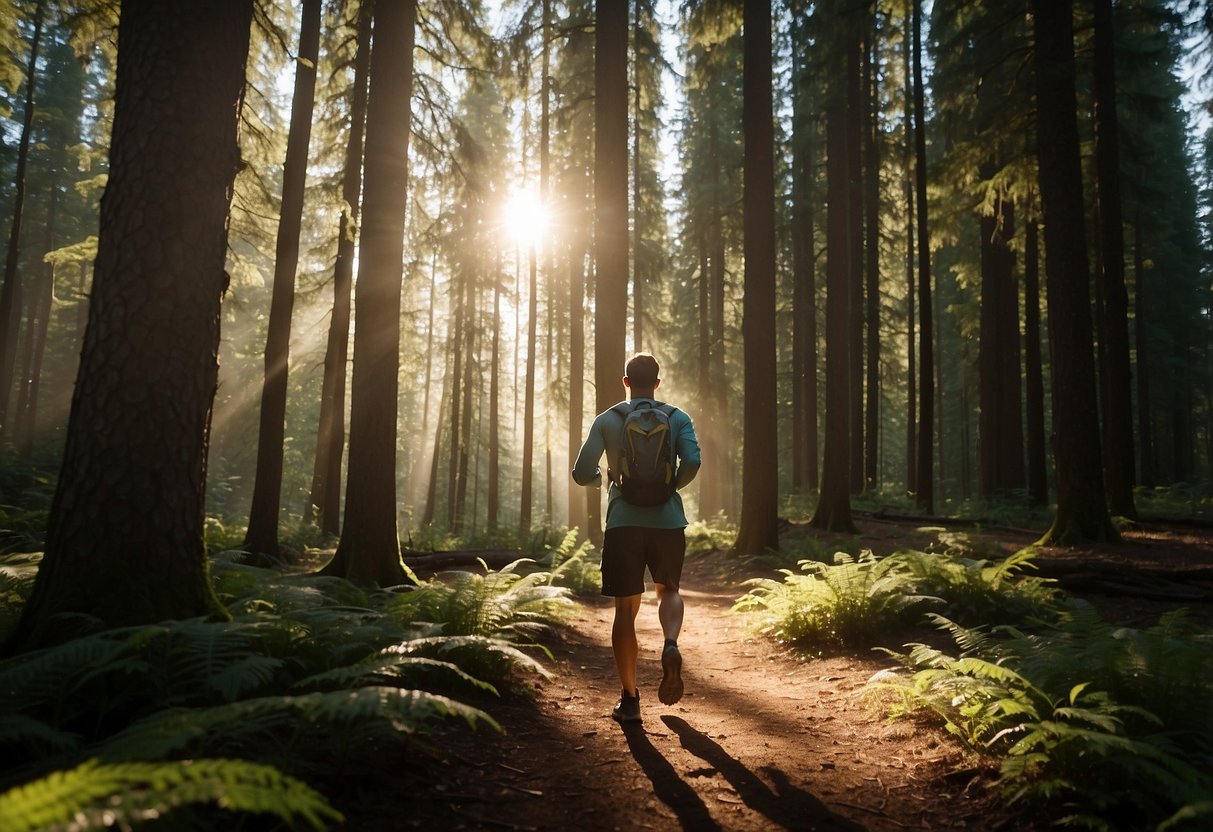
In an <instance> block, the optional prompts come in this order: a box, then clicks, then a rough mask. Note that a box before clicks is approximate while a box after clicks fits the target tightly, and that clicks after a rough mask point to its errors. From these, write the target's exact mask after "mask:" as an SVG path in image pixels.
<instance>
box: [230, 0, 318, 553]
mask: <svg viewBox="0 0 1213 832" xmlns="http://www.w3.org/2000/svg"><path fill="white" fill-rule="evenodd" d="M320 6H321V3H320V0H304V3H303V19H302V23H301V24H300V29H299V57H298V58H296V60H295V91H294V96H293V98H292V100H291V129H290V136H289V138H288V139H287V145H286V162H285V164H284V165H283V168H282V214H281V216H280V218H279V221H278V243H277V247H276V250H275V252H274V255H275V257H274V286H273V291H272V297H271V299H270V318H269V327H268V330H269V331H268V334H267V336H266V343H265V379H264V384H263V386H262V388H261V420H260V429H259V431H258V434H257V471H256V475H255V477H254V480H253V505H252V508H251V510H250V511H249V522H248V532H247V534H245V537H244V549H245V551H247V552H248V553H249V554H250V555H251V556H252V557H253V558H254V559H257V558H259V557H261V556H267V557H269V558H270V559H274V558H277V556H278V514H279V512H280V510H281V503H282V454H283V445H284V443H285V437H286V384H287V362H288V360H289V353H290V344H291V317H292V314H293V310H294V306H295V272H296V271H297V269H298V266H299V237H300V231H301V228H302V221H303V191H304V184H305V182H306V179H307V153H308V145H309V144H310V142H311V136H312V105H313V103H314V101H315V98H316V63H317V61H318V59H319V52H320Z"/></svg>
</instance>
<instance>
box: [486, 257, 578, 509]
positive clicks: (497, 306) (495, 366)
mask: <svg viewBox="0 0 1213 832" xmlns="http://www.w3.org/2000/svg"><path fill="white" fill-rule="evenodd" d="M574 326H576V325H574ZM487 502H488V520H487V526H488V529H489V531H493V530H495V529H496V528H497V520H498V517H499V515H500V514H501V254H500V253H498V255H497V263H496V267H495V268H494V271H493V346H492V352H491V354H490V358H489V483H488V496H487Z"/></svg>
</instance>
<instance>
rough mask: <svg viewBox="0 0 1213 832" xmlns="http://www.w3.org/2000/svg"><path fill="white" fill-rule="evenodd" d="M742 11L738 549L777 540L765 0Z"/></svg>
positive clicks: (760, 548) (753, 0)
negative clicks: (741, 386)
mask: <svg viewBox="0 0 1213 832" xmlns="http://www.w3.org/2000/svg"><path fill="white" fill-rule="evenodd" d="M743 15H744V16H743V22H742V26H743V27H744V29H743V33H744V38H745V58H744V71H743V80H742V87H743V94H742V111H743V113H742V125H743V136H744V143H745V161H744V170H743V175H744V177H745V193H744V196H743V200H744V203H743V220H744V233H745V241H744V248H745V306H744V308H743V312H742V337H743V339H744V340H745V402H744V404H745V448H744V452H745V462H744V465H743V466H742V485H741V490H742V501H741V522H740V524H739V527H738V530H737V543H736V546H735V551H736V552H737V553H738V554H741V555H761V554H762V553H763V552H765V551H767V550H769V549H778V548H779V442H778V419H777V411H778V393H777V389H776V380H775V352H776V351H775V121H774V115H773V109H772V108H773V105H772V103H771V93H772V81H771V0H745V6H744V12H743Z"/></svg>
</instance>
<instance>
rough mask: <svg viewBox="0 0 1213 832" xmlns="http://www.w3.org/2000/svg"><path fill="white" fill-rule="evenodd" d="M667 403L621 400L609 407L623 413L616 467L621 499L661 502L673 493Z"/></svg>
mask: <svg viewBox="0 0 1213 832" xmlns="http://www.w3.org/2000/svg"><path fill="white" fill-rule="evenodd" d="M677 409H678V408H676V407H672V406H670V405H668V404H657V405H650V404H649V403H648V402H639V403H637V404H632V403H631V402H620V403H619V404H617V405H615V406H614V407H612V408H611V410H614V411H615V412H616V413H618V414H619V415H620V416H622V417H623V441H622V442H621V444H620V452H619V460H618V466H617V468H616V471H617V472H618V474H619V475H620V478H621V479H620V488H621V489H622V492H623V499H625V500H627V501H628V502H629V503H631V504H632V505H635V506H659V505H664V504H665V502H666V501H667V500H669V499H670V497H672V496H673V495H674V437H673V432H672V431H671V430H670V417H671V416H673V415H674V412H675V411H676V410H677Z"/></svg>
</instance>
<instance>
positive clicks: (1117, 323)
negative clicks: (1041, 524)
mask: <svg viewBox="0 0 1213 832" xmlns="http://www.w3.org/2000/svg"><path fill="white" fill-rule="evenodd" d="M1095 172H1096V173H1095V181H1096V189H1095V190H1096V195H1097V205H1098V209H1097V211H1098V219H1099V251H1100V256H1099V272H1098V274H1097V275H1096V281H1097V283H1098V285H1099V287H1100V295H1101V297H1102V300H1103V303H1102V310H1101V312H1102V326H1101V327H1100V329H1101V331H1102V338H1101V344H1100V346H1101V347H1102V349H1100V351H1099V357H1100V373H1099V380H1100V397H1099V402H1100V407H1101V412H1102V414H1103V430H1104V435H1103V439H1104V444H1103V463H1104V485H1105V486H1106V488H1107V498H1108V509H1109V510H1110V511H1111V513H1112V514H1114V515H1119V516H1121V517H1129V518H1136V517H1137V507H1136V506H1135V505H1134V503H1133V484H1134V483H1133V481H1134V470H1133V467H1134V466H1133V378H1132V374H1131V372H1130V369H1129V294H1128V291H1127V290H1126V289H1125V236H1124V221H1123V219H1122V215H1121V206H1120V149H1119V137H1118V136H1117V118H1116V57H1115V46H1114V44H1113V33H1112V0H1095Z"/></svg>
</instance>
